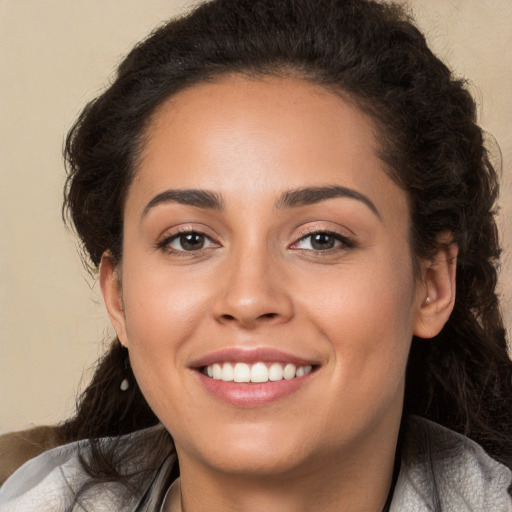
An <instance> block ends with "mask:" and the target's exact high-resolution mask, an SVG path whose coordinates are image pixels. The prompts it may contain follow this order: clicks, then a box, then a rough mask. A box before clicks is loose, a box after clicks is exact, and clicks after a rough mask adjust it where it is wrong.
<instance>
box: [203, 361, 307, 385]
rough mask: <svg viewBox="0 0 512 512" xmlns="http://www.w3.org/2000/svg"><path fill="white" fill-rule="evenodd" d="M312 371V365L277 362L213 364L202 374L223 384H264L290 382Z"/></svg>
mask: <svg viewBox="0 0 512 512" xmlns="http://www.w3.org/2000/svg"><path fill="white" fill-rule="evenodd" d="M312 370H313V367H312V365H303V366H297V365H295V364H293V363H288V364H281V363H278V362H274V363H268V362H265V363H264V362H262V361H259V362H256V363H254V364H247V363H242V362H238V363H228V362H225V363H214V364H211V365H208V366H206V367H205V368H204V369H203V373H204V374H205V375H207V376H208V377H210V378H212V379H214V380H221V381H224V382H240V383H243V382H246V383H250V382H252V383H258V384H261V383H265V382H269V381H270V382H277V381H280V380H291V379H295V378H299V377H304V376H305V375H308V374H309V373H311V372H312Z"/></svg>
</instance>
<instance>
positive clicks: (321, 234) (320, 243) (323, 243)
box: [291, 231, 354, 251]
mask: <svg viewBox="0 0 512 512" xmlns="http://www.w3.org/2000/svg"><path fill="white" fill-rule="evenodd" d="M353 246H354V244H353V242H352V241H351V240H350V239H349V238H347V237H346V236H344V235H341V234H340V233H330V232H329V231H318V232H316V233H311V234H309V235H306V236H303V237H302V238H301V239H300V240H298V241H297V242H295V243H294V244H293V245H292V247H291V248H292V249H303V250H304V249H305V250H308V251H328V250H329V249H349V248H351V247H353Z"/></svg>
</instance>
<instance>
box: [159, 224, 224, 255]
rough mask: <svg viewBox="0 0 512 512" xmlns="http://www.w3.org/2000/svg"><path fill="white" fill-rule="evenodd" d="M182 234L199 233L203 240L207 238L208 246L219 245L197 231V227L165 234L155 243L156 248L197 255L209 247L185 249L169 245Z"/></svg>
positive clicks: (169, 252)
mask: <svg viewBox="0 0 512 512" xmlns="http://www.w3.org/2000/svg"><path fill="white" fill-rule="evenodd" d="M184 235H199V236H202V237H204V239H205V240H208V241H209V242H210V244H211V245H210V246H209V247H212V246H217V247H218V246H219V244H218V243H217V242H215V241H214V240H212V238H211V237H210V236H208V235H207V234H206V233H203V232H202V231H199V230H197V229H182V230H179V231H177V232H176V233H173V234H172V235H170V236H166V237H165V238H164V239H163V240H161V241H160V242H158V243H157V244H156V248H157V249H159V250H162V251H165V252H166V253H168V254H173V255H176V256H190V255H198V254H202V253H203V252H204V251H205V250H208V249H209V247H201V248H200V249H196V250H190V251H187V250H186V249H175V248H173V247H171V246H170V244H171V243H172V242H174V241H175V240H178V239H179V238H180V237H182V236H184Z"/></svg>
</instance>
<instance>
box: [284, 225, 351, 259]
mask: <svg viewBox="0 0 512 512" xmlns="http://www.w3.org/2000/svg"><path fill="white" fill-rule="evenodd" d="M315 235H327V236H329V237H332V238H334V241H335V242H339V245H337V246H336V245H335V246H334V247H330V248H328V249H318V250H315V249H303V248H300V247H294V246H296V245H298V244H299V242H301V241H304V240H306V239H308V238H311V237H313V236H315ZM355 245H356V244H355V243H354V241H353V240H351V239H350V238H349V237H347V236H346V235H343V234H341V233H338V232H337V231H332V230H328V229H314V230H311V231H308V232H306V233H303V234H302V235H301V237H300V238H298V239H297V241H295V242H293V244H292V245H291V246H290V248H292V249H294V250H297V251H300V250H303V251H312V252H315V253H318V254H322V253H324V254H325V253H328V254H330V253H332V252H335V251H340V250H341V251H342V250H346V249H352V248H354V247H355Z"/></svg>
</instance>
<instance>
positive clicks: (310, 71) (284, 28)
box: [62, 0, 512, 478]
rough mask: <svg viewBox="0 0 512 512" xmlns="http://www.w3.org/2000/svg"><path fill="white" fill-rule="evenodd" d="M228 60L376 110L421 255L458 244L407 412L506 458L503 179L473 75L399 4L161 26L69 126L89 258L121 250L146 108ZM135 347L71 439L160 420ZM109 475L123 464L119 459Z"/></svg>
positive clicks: (244, 5)
mask: <svg viewBox="0 0 512 512" xmlns="http://www.w3.org/2000/svg"><path fill="white" fill-rule="evenodd" d="M226 73H248V74H250V75H254V76H258V75H283V74H284V75H287V74H293V75H295V76H300V77H302V78H304V79H305V80H309V81H311V82H313V83H316V84H320V85H323V86H325V87H328V88H330V89H332V90H335V91H338V92H340V93H342V94H344V95H345V96H346V97H348V98H350V99H351V100H352V101H353V102H355V104H356V105H357V106H358V107H359V108H360V109H361V110H362V111H364V112H365V113H367V114H369V115H370V116H371V117H372V118H373V120H374V122H375V125H376V127H377V131H378V134H379V136H380V144H381V154H380V157H381V158H382V159H383V160H384V161H385V162H386V163H387V164H388V167H389V168H390V169H391V170H390V175H391V177H392V178H393V179H394V180H395V182H396V183H398V184H399V185H400V186H401V187H402V188H403V189H404V190H405V191H406V193H407V196H408V198H409V203H410V214H411V219H412V230H411V234H410V239H411V247H412V252H413V254H414V255H415V257H416V258H417V259H420V258H426V257H429V256H431V255H432V254H433V253H434V252H435V251H436V249H438V240H439V235H440V234H441V233H446V232H449V233H451V234H452V236H453V242H454V243H456V244H457V245H458V247H459V257H458V264H457V297H456V301H455V307H454V310H453V313H452V315H451V317H450V319H449V321H448V322H447V324H446V325H445V327H444V328H443V330H442V331H441V332H440V334H439V335H438V336H436V338H435V339H434V340H432V341H430V342H428V343H427V342H425V341H424V340H421V339H413V342H412V348H411V353H410V358H409V365H408V370H407V382H406V398H405V413H414V414H419V415H421V416H424V417H426V418H429V419H432V420H434V421H436V422H438V423H440V424H442V425H445V426H447V427H449V428H451V429H453V430H456V431H458V432H461V433H463V434H465V435H467V436H469V437H471V438H472V439H474V440H476V441H477V442H478V443H480V444H481V445H482V446H483V447H484V448H485V449H486V450H487V451H488V452H489V453H490V454H491V455H492V456H493V457H494V458H496V459H497V460H499V461H501V462H503V463H504V464H506V465H508V466H509V467H512V421H511V417H510V411H511V410H512V362H511V360H510V358H509V356H508V354H507V342H506V337H505V329H504V326H503V322H502V318H501V314H500V309H499V304H498V299H497V296H496V292H495V288H496V281H497V266H498V263H499V255H500V248H499V242H498V234H497V229H496V224H495V212H496V199H497V194H498V184H497V176H496V172H495V170H494V168H493V166H492V165H491V163H490V161H489V158H488V154H487V151H486V149H485V146H484V143H483V134H482V130H481V128H480V127H479V126H478V125H477V124H476V112H475V103H474V101H473V99H472V98H471V96H470V94H469V93H468V91H467V90H466V88H465V82H464V80H462V79H459V78H457V77H454V76H453V74H452V73H451V72H450V70H449V69H448V68H447V67H446V66H445V65H444V64H443V63H442V62H441V61H440V60H439V59H438V58H437V57H436V56H435V55H434V54H433V53H432V52H431V51H430V49H429V48H428V46H427V44H426V42H425V38H424V36H423V35H422V34H421V33H420V31H419V30H418V29H417V28H416V27H415V26H414V24H413V23H412V21H411V19H410V17H409V15H408V14H407V12H406V11H405V10H404V9H403V7H400V6H398V5H395V4H383V3H380V2H376V1H372V0H212V1H209V2H206V3H204V4H202V5H200V6H198V7H197V8H195V9H194V10H193V11H192V12H191V13H190V14H188V15H186V16H183V17H181V18H177V19H175V20H171V21H170V22H168V23H166V24H165V25H163V26H162V27H161V28H159V29H157V30H156V31H155V32H153V33H152V34H151V35H150V36H149V37H148V38H147V39H146V40H144V41H142V42H141V43H140V44H139V45H137V46H136V47H135V48H134V49H133V50H132V51H131V53H130V54H129V55H128V56H127V57H126V59H125V60H124V61H123V62H122V64H121V65H120V66H119V69H118V72H117V76H116V78H115V80H114V82H113V83H112V84H111V85H110V87H109V88H108V89H107V90H106V91H105V92H104V93H103V94H102V95H101V96H99V97H98V98H97V99H95V100H94V101H92V102H91V103H90V104H89V105H87V107H86V108H85V109H84V111H83V112H82V114H81V115H80V117H79V119H78V120H77V122H76V124H75V125H74V126H73V128H72V129H71V131H70V132H69V134H68V137H67V141H66V146H65V157H66V160H67V164H68V170H69V175H68V179H67V183H66V188H65V204H64V212H65V214H67V215H68V216H69V218H70V219H71V221H72V222H73V224H74V226H75V229H76V232H77V233H78V235H79V237H80V239H81V241H82V243H83V249H84V252H85V255H86V259H87V261H89V262H90V264H91V266H92V267H93V268H97V267H98V265H99V262H100V259H101V256H102V254H103V253H104V251H106V250H110V251H111V253H112V254H113V256H114V258H115V259H116V260H117V261H120V260H121V259H122V238H123V215H122V211H123V204H124V200H125V196H126V192H127V190H128V188H129V186H130V183H131V180H132V179H133V176H134V173H136V171H137V157H138V154H139V153H140V151H141V148H142V145H143V142H144V138H143V136H144V131H145V127H146V126H147V125H148V123H149V122H150V120H151V117H152V114H153V113H154V112H155V110H156V109H157V108H158V107H159V106H160V105H161V104H162V103H163V102H164V101H165V100H166V99H168V98H169V97H170V96H172V95H173V94H175V93H176V92H177V91H179V90H182V89H183V88H186V87H189V86H191V85H193V84H196V83H199V82H204V81H208V80H215V77H216V76H219V75H222V74H226ZM125 358H126V354H125V351H124V349H123V348H122V347H121V346H120V345H119V343H118V342H114V343H113V344H112V347H111V349H110V351H109V352H108V354H107V355H106V356H105V357H104V359H103V360H102V361H101V362H100V363H99V366H98V369H97V371H96V374H95V376H94V378H93V381H92V383H91V385H90V386H89V388H88V389H87V390H86V391H85V393H84V394H83V396H82V399H81V401H80V402H79V407H78V411H77V415H76V416H75V417H74V418H72V419H71V420H69V421H68V422H67V423H66V424H65V425H64V426H63V427H62V428H63V430H64V431H65V432H66V434H67V436H68V438H69V439H79V438H89V439H94V438H98V437H102V436H105V435H120V434H124V433H128V432H132V431H134V430H136V429H140V428H143V427H146V426H149V425H152V424H155V423H156V422H157V421H158V420H157V418H156V417H155V416H154V414H153V412H152V411H151V409H150V408H149V406H148V405H147V404H146V402H145V400H144V398H143V396H142V394H141V393H140V390H139V389H138V387H137V385H136V382H135V380H134V378H133V375H131V374H130V379H131V381H132V382H131V384H132V385H131V386H130V388H129V391H127V392H125V393H121V392H120V391H119V383H120V382H121V380H122V379H123V378H124V377H125V373H124V366H123V363H124V360H125ZM147 449H149V448H147ZM98 450H100V448H98ZM93 453H94V452H93ZM98 453H99V452H98ZM93 459H94V457H93ZM95 460H96V467H97V468H99V467H101V464H100V462H101V457H99V456H98V457H96V459H95ZM98 461H100V462H98ZM98 471H99V470H98ZM93 472H94V471H93ZM102 474H103V475H105V474H109V475H110V476H111V477H112V478H117V477H118V476H119V475H116V473H115V471H114V470H112V468H111V471H110V473H108V471H107V473H105V472H104V473H102Z"/></svg>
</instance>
